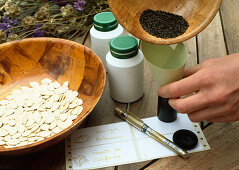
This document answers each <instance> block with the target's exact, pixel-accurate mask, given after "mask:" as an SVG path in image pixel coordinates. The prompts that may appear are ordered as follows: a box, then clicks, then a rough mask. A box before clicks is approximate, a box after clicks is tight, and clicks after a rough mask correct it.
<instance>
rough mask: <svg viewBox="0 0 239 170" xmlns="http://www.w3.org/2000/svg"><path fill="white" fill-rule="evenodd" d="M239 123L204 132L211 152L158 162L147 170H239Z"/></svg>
mask: <svg viewBox="0 0 239 170" xmlns="http://www.w3.org/2000/svg"><path fill="white" fill-rule="evenodd" d="M238 131H239V122H235V123H223V124H216V123H215V124H213V125H211V126H209V127H208V128H206V129H205V130H204V134H205V136H206V138H207V140H208V142H209V145H210V146H211V150H209V151H204V152H198V153H193V154H190V155H189V158H188V159H183V158H181V157H179V156H177V157H169V158H164V159H161V160H158V161H157V162H156V163H154V164H152V165H151V166H149V167H148V168H147V169H148V170H150V169H168V170H170V169H173V170H181V169H198V170H200V169H217V170H223V169H227V170H230V169H239V163H238V162H239V156H238V151H239V145H238V141H239V133H238Z"/></svg>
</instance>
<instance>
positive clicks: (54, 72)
mask: <svg viewBox="0 0 239 170" xmlns="http://www.w3.org/2000/svg"><path fill="white" fill-rule="evenodd" d="M43 78H50V79H52V80H57V81H58V82H59V83H63V82H65V81H69V88H70V89H72V90H76V91H78V92H79V98H81V99H82V100H83V112H82V113H81V114H80V115H79V116H78V118H77V119H75V120H74V122H73V124H72V125H71V126H70V127H68V128H67V129H65V130H63V131H62V132H60V133H58V134H56V135H54V136H52V137H49V138H47V139H45V140H42V141H39V142H36V143H33V144H29V145H26V146H21V147H15V148H7V149H6V148H4V147H3V146H0V154H2V155H3V154H8V155H10V154H25V153H31V152H36V151H39V150H42V149H44V148H47V147H49V146H51V145H54V144H56V143H57V142H59V141H61V140H63V139H64V138H65V137H66V136H67V135H69V134H71V133H72V131H73V130H75V129H77V127H78V126H79V125H80V124H81V123H82V121H83V120H84V119H85V118H86V117H87V116H88V115H89V114H90V112H91V111H92V109H93V108H94V106H95V105H96V103H97V102H98V100H99V99H100V97H101V94H102V92H103V89H104V86H105V80H106V73H105V69H104V66H103V63H102V61H101V60H100V59H99V57H98V56H96V54H95V53H93V52H92V51H91V50H90V49H88V48H87V47H85V46H83V45H81V44H78V43H76V42H72V41H69V40H63V39H57V38H29V39H24V40H21V41H13V42H9V43H5V44H1V45H0V100H2V99H4V98H5V97H6V96H8V95H9V94H10V92H11V91H12V90H14V89H19V88H20V87H21V86H26V85H28V86H29V82H31V81H38V82H40V81H41V80H42V79H43Z"/></svg>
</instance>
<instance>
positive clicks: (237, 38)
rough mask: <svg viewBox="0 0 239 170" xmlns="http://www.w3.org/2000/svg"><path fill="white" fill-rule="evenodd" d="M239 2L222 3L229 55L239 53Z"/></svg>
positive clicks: (231, 0)
mask: <svg viewBox="0 0 239 170" xmlns="http://www.w3.org/2000/svg"><path fill="white" fill-rule="evenodd" d="M238 9H239V1H238V0H230V1H222V5H221V10H220V13H221V17H222V23H223V27H224V33H225V40H226V42H227V47H228V52H229V54H232V53H238V52H239V45H238V43H239V25H238V23H239V15H238Z"/></svg>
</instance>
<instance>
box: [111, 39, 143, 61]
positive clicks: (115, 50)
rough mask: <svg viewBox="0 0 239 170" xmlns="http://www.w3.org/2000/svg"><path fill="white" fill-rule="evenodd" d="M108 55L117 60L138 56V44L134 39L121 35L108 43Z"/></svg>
mask: <svg viewBox="0 0 239 170" xmlns="http://www.w3.org/2000/svg"><path fill="white" fill-rule="evenodd" d="M109 44H110V53H111V55H112V56H114V57H116V58H119V59H128V58H132V57H134V56H136V55H137V54H138V51H139V49H138V42H137V40H136V38H134V37H132V36H128V35H121V36H119V37H116V38H114V39H113V40H111V41H110V42H109Z"/></svg>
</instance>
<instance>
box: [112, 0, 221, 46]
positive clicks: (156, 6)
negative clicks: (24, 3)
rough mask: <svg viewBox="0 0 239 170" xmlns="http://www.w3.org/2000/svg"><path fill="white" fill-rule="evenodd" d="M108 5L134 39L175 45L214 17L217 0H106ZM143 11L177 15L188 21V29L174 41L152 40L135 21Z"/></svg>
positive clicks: (170, 39)
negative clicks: (159, 11)
mask: <svg viewBox="0 0 239 170" xmlns="http://www.w3.org/2000/svg"><path fill="white" fill-rule="evenodd" d="M108 4H109V6H110V8H111V10H112V12H113V14H114V16H115V17H116V19H117V20H118V22H119V23H120V24H121V25H122V26H123V27H124V28H125V29H126V30H127V31H129V32H130V33H131V34H133V35H134V36H135V37H137V38H139V39H142V40H144V41H147V42H150V43H154V44H175V43H179V42H183V41H185V40H188V39H190V38H192V37H193V36H195V35H197V34H198V33H199V32H201V31H202V30H203V29H204V28H205V27H206V26H207V25H208V24H209V23H210V22H211V20H212V19H213V17H214V16H215V15H216V13H217V11H218V9H219V7H220V4H221V0H203V1H195V0H151V1H145V0H137V1H132V0H117V1H115V0H108ZM146 9H152V10H154V11H156V10H162V11H166V12H171V13H174V14H179V15H181V16H183V17H184V18H185V19H186V20H187V21H188V23H189V28H188V30H187V31H186V32H185V33H184V34H182V35H180V36H178V37H176V38H169V39H162V38H157V37H155V36H152V35H150V34H149V33H147V32H146V31H145V30H144V29H143V28H142V27H141V25H140V23H139V17H140V15H141V13H142V12H143V11H144V10H146Z"/></svg>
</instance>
